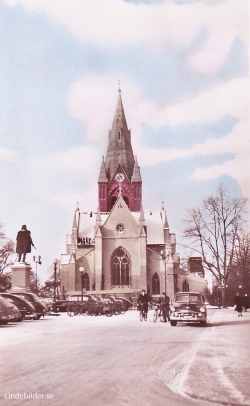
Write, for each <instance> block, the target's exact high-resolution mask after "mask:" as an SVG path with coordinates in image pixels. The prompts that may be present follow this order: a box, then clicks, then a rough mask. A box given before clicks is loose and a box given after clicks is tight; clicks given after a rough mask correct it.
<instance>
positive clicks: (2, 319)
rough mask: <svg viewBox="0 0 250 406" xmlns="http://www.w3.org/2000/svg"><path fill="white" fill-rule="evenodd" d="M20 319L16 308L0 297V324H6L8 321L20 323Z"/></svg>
mask: <svg viewBox="0 0 250 406" xmlns="http://www.w3.org/2000/svg"><path fill="white" fill-rule="evenodd" d="M21 317H22V316H21V313H20V312H19V310H18V308H17V307H16V306H15V305H14V304H13V303H11V302H10V301H9V300H8V299H5V298H4V297H2V296H0V324H7V323H9V322H10V321H21V320H20V319H21Z"/></svg>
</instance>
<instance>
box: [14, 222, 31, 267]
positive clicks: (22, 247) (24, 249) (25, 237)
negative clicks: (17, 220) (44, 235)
mask: <svg viewBox="0 0 250 406" xmlns="http://www.w3.org/2000/svg"><path fill="white" fill-rule="evenodd" d="M16 241H17V242H16V253H17V254H18V262H21V258H22V256H23V260H22V262H25V258H26V254H28V253H30V252H31V245H33V247H34V248H36V247H35V246H34V244H33V241H32V238H31V235H30V231H29V230H27V228H26V226H25V225H23V226H22V229H21V230H20V231H18V233H17V237H16Z"/></svg>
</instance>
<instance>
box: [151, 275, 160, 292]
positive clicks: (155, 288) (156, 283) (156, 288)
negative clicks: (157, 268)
mask: <svg viewBox="0 0 250 406" xmlns="http://www.w3.org/2000/svg"><path fill="white" fill-rule="evenodd" d="M152 294H153V295H159V294H160V278H159V275H158V273H156V272H155V273H154V275H153V277H152Z"/></svg>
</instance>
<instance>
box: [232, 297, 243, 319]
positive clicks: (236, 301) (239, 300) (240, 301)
mask: <svg viewBox="0 0 250 406" xmlns="http://www.w3.org/2000/svg"><path fill="white" fill-rule="evenodd" d="M234 304H235V310H236V311H237V312H238V317H242V310H243V297H242V296H240V294H239V293H236V296H235V298H234Z"/></svg>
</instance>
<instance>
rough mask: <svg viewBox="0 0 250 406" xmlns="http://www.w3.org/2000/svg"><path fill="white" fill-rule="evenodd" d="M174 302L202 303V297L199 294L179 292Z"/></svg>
mask: <svg viewBox="0 0 250 406" xmlns="http://www.w3.org/2000/svg"><path fill="white" fill-rule="evenodd" d="M175 301H176V302H179V303H198V304H200V303H203V299H202V296H201V295H192V294H191V295H188V294H181V295H177V296H176V300H175Z"/></svg>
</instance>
